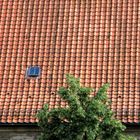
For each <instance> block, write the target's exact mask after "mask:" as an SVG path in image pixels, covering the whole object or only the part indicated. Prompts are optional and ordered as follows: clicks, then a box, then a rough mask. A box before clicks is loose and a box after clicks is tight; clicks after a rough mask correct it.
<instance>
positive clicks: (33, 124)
mask: <svg viewBox="0 0 140 140" xmlns="http://www.w3.org/2000/svg"><path fill="white" fill-rule="evenodd" d="M13 125H14V126H38V125H37V123H31V122H30V123H25V122H24V123H0V126H13ZM123 125H125V126H140V122H139V123H123Z"/></svg>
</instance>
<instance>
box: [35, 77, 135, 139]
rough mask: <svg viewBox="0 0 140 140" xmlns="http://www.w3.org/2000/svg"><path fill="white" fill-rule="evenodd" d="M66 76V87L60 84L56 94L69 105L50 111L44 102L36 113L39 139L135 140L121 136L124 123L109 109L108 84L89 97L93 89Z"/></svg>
mask: <svg viewBox="0 0 140 140" xmlns="http://www.w3.org/2000/svg"><path fill="white" fill-rule="evenodd" d="M66 79H67V84H68V86H67V88H65V87H61V88H60V89H59V91H58V94H59V95H60V96H61V98H62V99H63V100H65V101H66V102H67V103H68V106H67V107H65V108H56V109H55V108H54V109H51V110H49V108H48V105H45V106H44V107H43V109H42V110H40V111H39V113H38V114H37V117H38V120H39V121H38V125H39V127H40V128H41V130H42V134H41V137H40V140H134V138H132V137H130V136H126V135H123V131H124V130H125V126H124V125H122V123H121V122H120V121H119V120H116V119H115V118H114V115H113V112H112V111H111V110H110V102H109V100H108V98H107V94H106V92H107V89H108V87H109V84H105V85H103V86H102V87H101V88H100V89H99V90H98V92H97V94H96V96H94V97H90V96H89V95H90V93H91V92H93V89H92V88H87V87H83V86H81V85H80V80H79V79H76V78H74V77H73V76H71V75H67V76H66Z"/></svg>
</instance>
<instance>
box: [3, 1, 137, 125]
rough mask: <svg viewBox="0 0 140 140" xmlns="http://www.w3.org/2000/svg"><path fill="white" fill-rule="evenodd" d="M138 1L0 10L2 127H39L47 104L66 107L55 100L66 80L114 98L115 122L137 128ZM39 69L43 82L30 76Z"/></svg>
mask: <svg viewBox="0 0 140 140" xmlns="http://www.w3.org/2000/svg"><path fill="white" fill-rule="evenodd" d="M139 7H140V5H139V0H134V1H131V0H128V1H125V0H123V1H116V0H111V1H103V0H98V1H97V0H90V1H82V0H76V1H72V0H71V1H69V0H67V1H57V0H54V1H45V0H42V1H39V0H35V1H24V0H20V1H19V0H15V1H6V0H5V1H3V2H2V4H1V5H0V122H3V123H7V122H8V123H13V122H15V123H30V122H31V123H34V122H36V121H37V119H36V118H35V114H36V112H37V110H39V109H40V108H42V106H43V104H44V103H49V107H50V108H53V107H59V106H62V107H65V106H66V103H65V102H63V101H61V99H60V97H58V95H56V91H57V90H58V88H59V87H60V86H65V76H64V75H65V74H66V73H71V74H74V75H75V76H76V77H80V78H81V82H82V84H84V85H85V86H91V87H94V88H95V89H96V91H97V89H98V88H99V87H100V86H101V85H102V84H103V83H106V82H109V83H110V84H111V87H110V89H109V92H108V95H109V98H110V99H111V100H112V106H111V108H112V110H113V111H114V112H115V113H116V118H118V119H120V120H121V121H122V122H125V123H138V122H139V121H140V118H139V116H140V115H139V114H140V112H139V109H140V98H139V92H140V88H139V83H140V81H139V71H140V67H139V65H140V62H139V56H140V49H139V45H140V42H139V37H140V31H139V30H140V28H139V15H140V13H139ZM29 66H39V67H40V68H41V76H40V77H39V79H27V78H26V76H25V73H26V69H27V68H28V67H29Z"/></svg>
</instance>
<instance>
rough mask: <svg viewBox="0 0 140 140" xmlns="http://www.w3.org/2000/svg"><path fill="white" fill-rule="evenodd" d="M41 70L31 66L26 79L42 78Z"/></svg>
mask: <svg viewBox="0 0 140 140" xmlns="http://www.w3.org/2000/svg"><path fill="white" fill-rule="evenodd" d="M40 73H41V70H40V67H38V66H31V67H28V68H27V71H26V77H34V78H37V77H39V76H40Z"/></svg>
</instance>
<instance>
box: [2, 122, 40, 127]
mask: <svg viewBox="0 0 140 140" xmlns="http://www.w3.org/2000/svg"><path fill="white" fill-rule="evenodd" d="M1 126H8V127H10V126H21V127H23V126H28V127H38V125H37V123H0V127H1Z"/></svg>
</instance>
